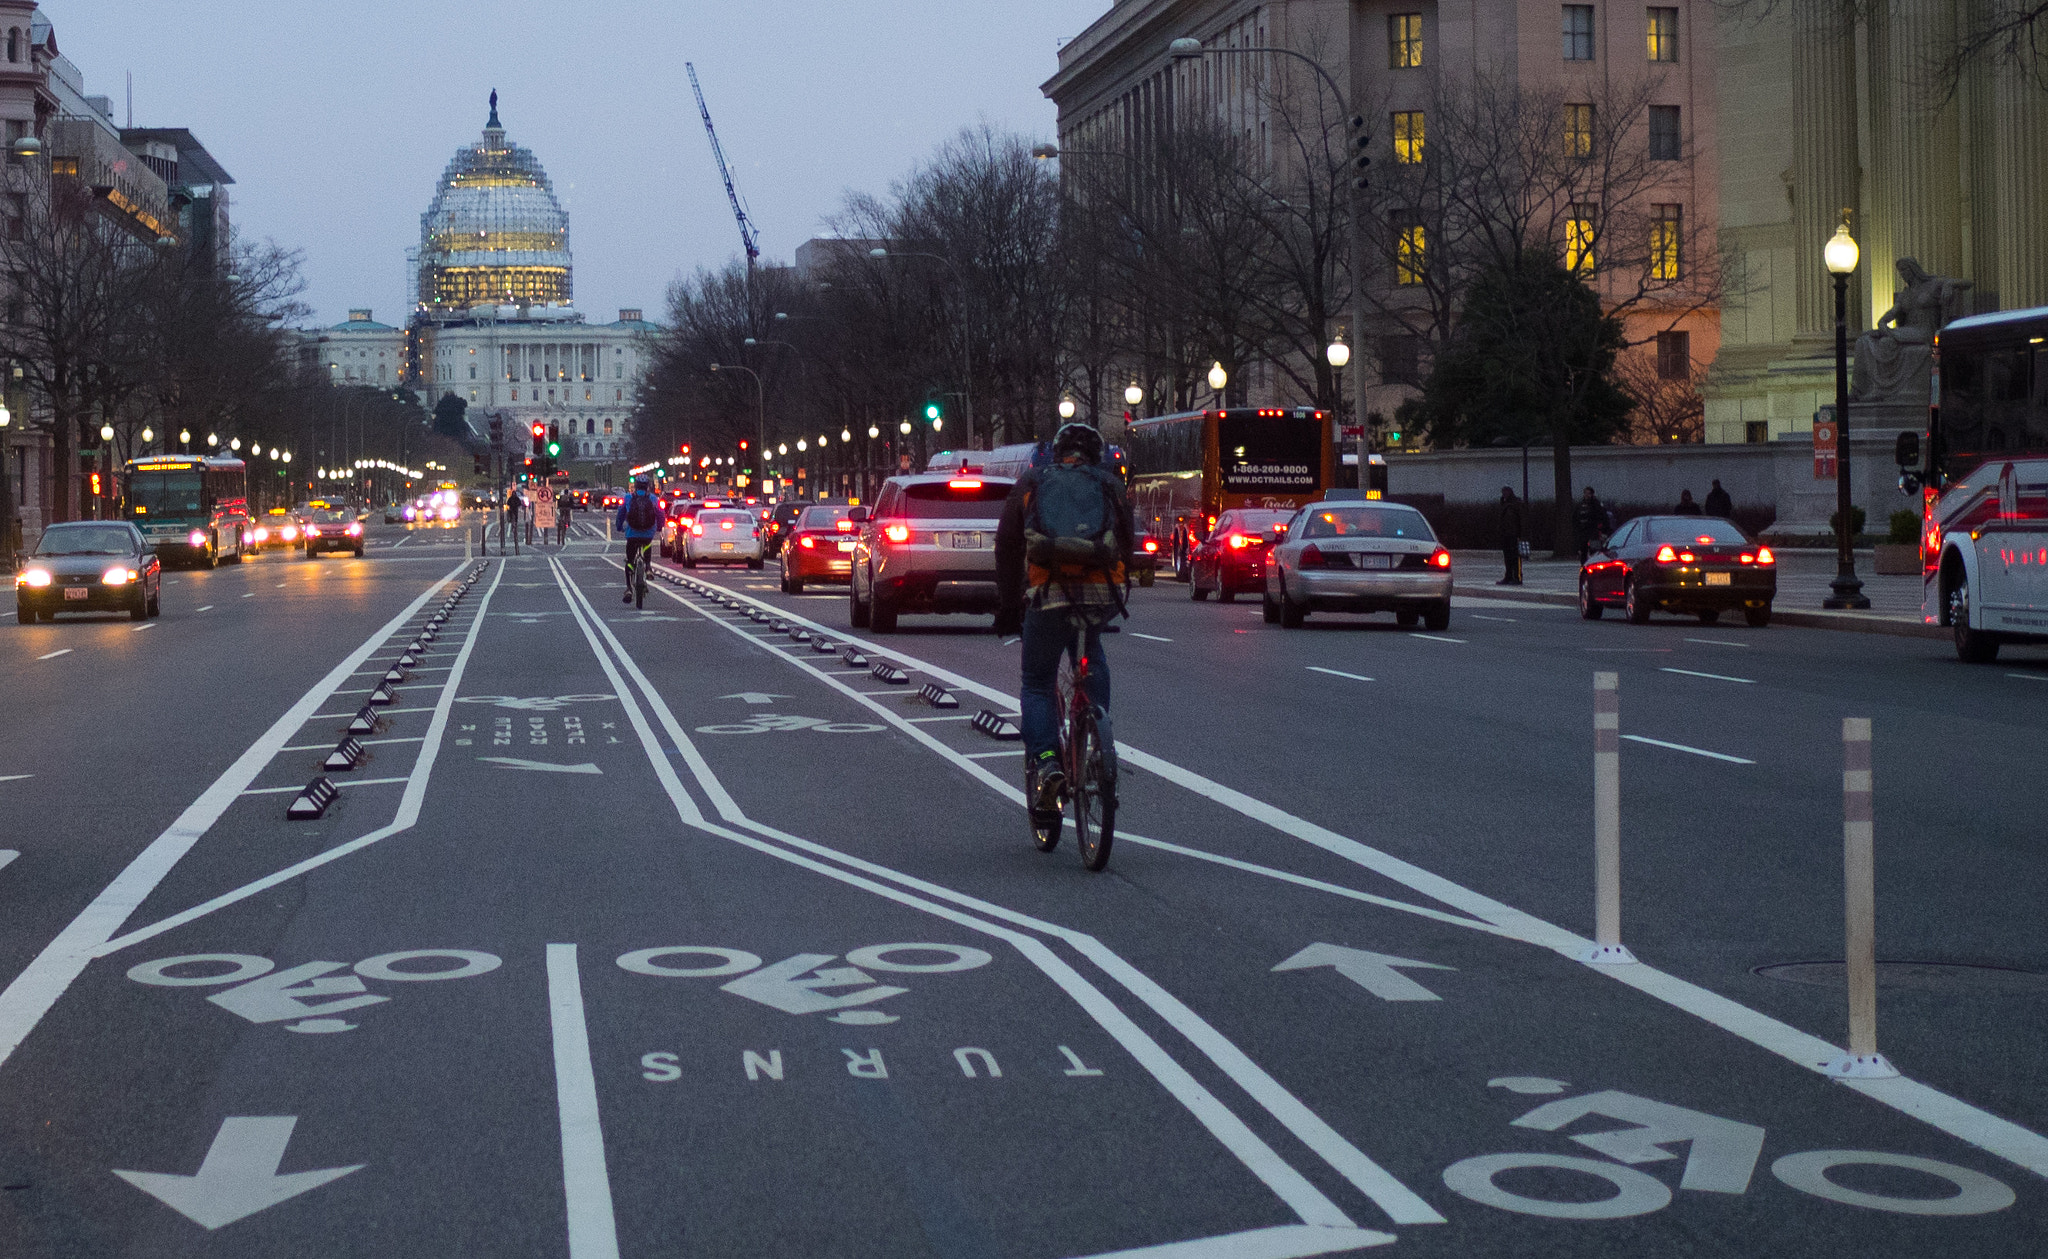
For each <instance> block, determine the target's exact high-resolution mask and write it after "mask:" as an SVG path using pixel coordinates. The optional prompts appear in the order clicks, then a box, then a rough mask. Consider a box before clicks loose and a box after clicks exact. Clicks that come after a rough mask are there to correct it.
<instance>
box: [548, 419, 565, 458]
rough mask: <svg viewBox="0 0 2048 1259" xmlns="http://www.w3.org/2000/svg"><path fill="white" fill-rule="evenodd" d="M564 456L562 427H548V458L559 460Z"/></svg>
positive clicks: (551, 425)
mask: <svg viewBox="0 0 2048 1259" xmlns="http://www.w3.org/2000/svg"><path fill="white" fill-rule="evenodd" d="M561 454H562V426H561V425H560V424H550V425H548V458H550V459H557V458H560V457H561Z"/></svg>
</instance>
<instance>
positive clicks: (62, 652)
mask: <svg viewBox="0 0 2048 1259" xmlns="http://www.w3.org/2000/svg"><path fill="white" fill-rule="evenodd" d="M71 651H72V649H71V648H69V647H59V648H58V649H57V650H55V651H53V652H49V653H47V654H45V655H41V656H37V657H36V659H38V660H55V659H56V658H57V657H59V656H68V655H70V654H71ZM2007 676H2010V675H2007Z"/></svg>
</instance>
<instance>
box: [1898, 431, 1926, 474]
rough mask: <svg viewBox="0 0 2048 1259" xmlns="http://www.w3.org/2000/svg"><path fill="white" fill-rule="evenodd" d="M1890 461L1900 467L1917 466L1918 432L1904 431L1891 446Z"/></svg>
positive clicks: (1918, 461) (1918, 462)
mask: <svg viewBox="0 0 2048 1259" xmlns="http://www.w3.org/2000/svg"><path fill="white" fill-rule="evenodd" d="M1892 462H1894V463H1896V464H1898V465H1899V466H1900V467H1901V468H1913V467H1918V466H1919V464H1920V434H1918V433H1916V432H1911V431H1908V432H1904V433H1900V434H1899V439H1898V441H1897V442H1896V443H1895V444H1894V445H1893V446H1892Z"/></svg>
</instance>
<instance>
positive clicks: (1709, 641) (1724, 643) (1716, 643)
mask: <svg viewBox="0 0 2048 1259" xmlns="http://www.w3.org/2000/svg"><path fill="white" fill-rule="evenodd" d="M1685 641H1686V642H1689V643H1705V644H1706V645H1707V646H1709V647H1749V646H1751V645H1752V644H1750V643H1734V642H1730V641H1728V640H1727V639H1725V638H1688V639H1686V640H1685Z"/></svg>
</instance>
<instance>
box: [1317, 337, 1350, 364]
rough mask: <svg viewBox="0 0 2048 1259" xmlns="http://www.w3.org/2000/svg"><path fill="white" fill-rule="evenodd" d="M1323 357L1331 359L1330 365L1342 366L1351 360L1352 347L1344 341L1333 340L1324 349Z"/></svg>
mask: <svg viewBox="0 0 2048 1259" xmlns="http://www.w3.org/2000/svg"><path fill="white" fill-rule="evenodd" d="M1323 357H1324V358H1326V359H1328V360H1329V361H1330V366H1332V367H1336V368H1342V367H1344V366H1345V365H1347V364H1348V363H1350V362H1351V347H1350V346H1348V345H1346V344H1344V343H1343V342H1342V341H1332V342H1330V344H1329V347H1328V348H1327V349H1325V350H1324V351H1323Z"/></svg>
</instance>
